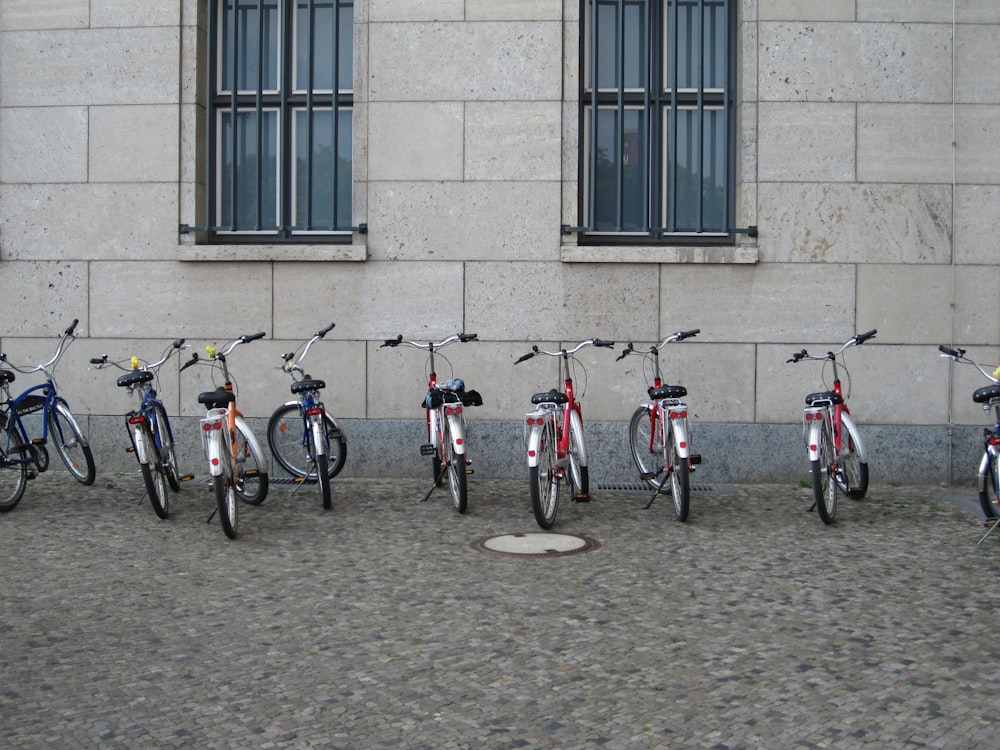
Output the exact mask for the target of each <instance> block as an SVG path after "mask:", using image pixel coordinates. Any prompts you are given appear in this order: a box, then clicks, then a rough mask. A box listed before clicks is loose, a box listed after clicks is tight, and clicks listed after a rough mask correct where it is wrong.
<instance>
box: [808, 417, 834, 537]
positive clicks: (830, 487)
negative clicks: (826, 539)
mask: <svg viewBox="0 0 1000 750" xmlns="http://www.w3.org/2000/svg"><path fill="white" fill-rule="evenodd" d="M820 440H821V441H822V444H821V445H820V451H819V460H818V461H812V462H810V469H811V471H812V480H813V497H814V498H815V500H816V510H818V511H819V517H820V518H822V519H823V523H826V524H831V523H833V519H834V516H836V515H837V483H836V482H835V481H833V478H832V477H831V467H832V466H833V436H832V435H830V434H829V429H828V428H827V427H826V426H824V427H823V430H822V432H821V433H820Z"/></svg>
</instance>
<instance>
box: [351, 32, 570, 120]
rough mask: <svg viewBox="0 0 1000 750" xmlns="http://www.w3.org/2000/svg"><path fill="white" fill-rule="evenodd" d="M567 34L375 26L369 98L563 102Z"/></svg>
mask: <svg viewBox="0 0 1000 750" xmlns="http://www.w3.org/2000/svg"><path fill="white" fill-rule="evenodd" d="M561 35H562V25H561V24H560V23H557V22H546V21H540V22H539V21H531V22H502V23H501V22H496V23H461V24H460V23H423V24H420V23H399V24H389V23H386V24H375V25H372V26H371V27H370V30H369V50H370V54H369V71H368V72H369V93H370V99H371V101H372V102H385V101H442V100H447V101H525V100H550V101H559V100H560V98H561V96H562V89H561V85H560V84H561V82H562V59H561V56H560V55H559V54H553V50H558V49H560V48H561V45H560V39H561ZM400 71H406V73H407V75H400V74H399V72H400Z"/></svg>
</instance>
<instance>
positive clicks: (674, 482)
mask: <svg viewBox="0 0 1000 750" xmlns="http://www.w3.org/2000/svg"><path fill="white" fill-rule="evenodd" d="M666 442H667V464H668V465H669V466H670V496H671V498H672V499H673V501H674V515H676V516H677V520H678V521H686V520H687V517H688V512H689V511H690V510H691V464H690V463H689V462H688V460H687V459H686V458H681V457H680V456H679V455H678V453H677V445H676V444H675V442H674V435H673V430H671V431H670V434H668V435H667V439H666Z"/></svg>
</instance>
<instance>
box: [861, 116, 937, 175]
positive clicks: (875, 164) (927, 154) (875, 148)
mask: <svg viewBox="0 0 1000 750" xmlns="http://www.w3.org/2000/svg"><path fill="white" fill-rule="evenodd" d="M951 141H952V107H951V105H950V104H859V105H858V179H859V180H860V181H862V182H938V183H950V182H951V180H952V175H953V171H952V170H953V162H952V148H951Z"/></svg>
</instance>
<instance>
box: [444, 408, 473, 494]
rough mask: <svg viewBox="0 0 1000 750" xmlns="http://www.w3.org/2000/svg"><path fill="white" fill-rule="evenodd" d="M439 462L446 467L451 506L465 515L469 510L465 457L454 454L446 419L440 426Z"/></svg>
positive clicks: (448, 422)
mask: <svg viewBox="0 0 1000 750" xmlns="http://www.w3.org/2000/svg"><path fill="white" fill-rule="evenodd" d="M441 460H442V462H443V463H444V464H445V466H446V467H447V469H446V470H447V474H448V489H449V490H450V491H451V502H452V505H454V506H455V510H457V511H458V512H459V513H465V511H466V510H468V508H469V483H468V479H469V477H468V475H467V474H466V473H465V456H464V455H459V454H457V453H455V446H454V445H452V439H451V422H450V421H449V420H448V419H447V418H445V420H444V424H443V425H441Z"/></svg>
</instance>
